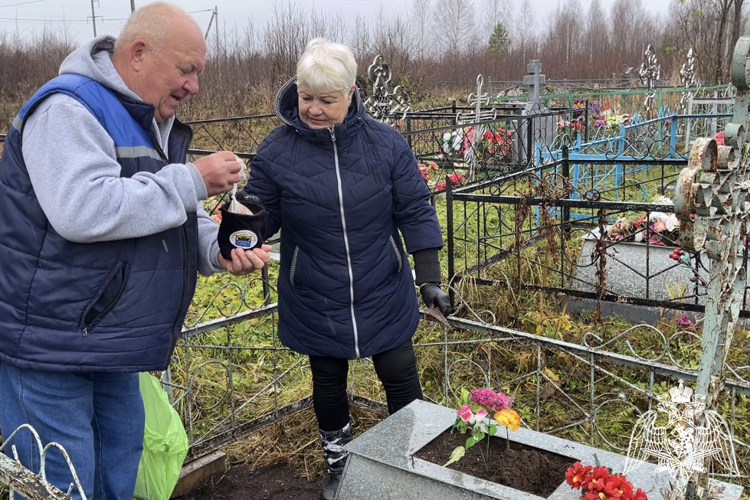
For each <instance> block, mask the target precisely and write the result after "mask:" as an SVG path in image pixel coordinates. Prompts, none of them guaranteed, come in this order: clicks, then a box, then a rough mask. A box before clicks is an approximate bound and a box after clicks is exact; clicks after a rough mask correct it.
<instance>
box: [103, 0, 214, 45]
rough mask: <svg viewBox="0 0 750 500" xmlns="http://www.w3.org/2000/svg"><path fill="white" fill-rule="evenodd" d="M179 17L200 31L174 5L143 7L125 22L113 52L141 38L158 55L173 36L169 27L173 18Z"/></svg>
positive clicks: (149, 5) (190, 18) (186, 15)
mask: <svg viewBox="0 0 750 500" xmlns="http://www.w3.org/2000/svg"><path fill="white" fill-rule="evenodd" d="M179 17H182V18H184V19H187V20H190V22H192V23H193V24H195V27H196V28H198V29H200V28H199V27H198V23H196V22H195V20H194V19H193V18H192V16H191V15H190V14H188V13H187V12H185V11H184V10H182V9H181V8H179V7H177V6H176V5H172V4H171V3H167V2H154V3H150V4H148V5H144V6H143V7H141V8H140V9H137V10H136V11H135V12H134V13H133V14H132V15H131V16H130V17H129V18H128V20H127V21H126V22H125V26H124V27H123V28H122V31H121V32H120V36H118V37H117V42H115V51H118V52H119V51H120V50H121V49H124V48H126V47H128V46H130V44H131V43H133V41H135V40H137V39H139V38H142V39H144V40H146V42H147V43H148V45H149V48H150V49H151V50H152V51H153V52H154V53H158V52H159V51H160V50H161V49H162V47H164V45H165V44H166V42H167V41H168V40H169V38H171V37H174V36H175V33H174V30H172V29H171V26H172V23H174V20H175V18H179Z"/></svg>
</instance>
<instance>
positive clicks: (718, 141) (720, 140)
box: [714, 130, 724, 146]
mask: <svg viewBox="0 0 750 500" xmlns="http://www.w3.org/2000/svg"><path fill="white" fill-rule="evenodd" d="M714 140H715V141H716V144H717V145H719V146H723V145H724V131H723V130H722V131H721V132H719V133H718V134H716V135H715V136H714Z"/></svg>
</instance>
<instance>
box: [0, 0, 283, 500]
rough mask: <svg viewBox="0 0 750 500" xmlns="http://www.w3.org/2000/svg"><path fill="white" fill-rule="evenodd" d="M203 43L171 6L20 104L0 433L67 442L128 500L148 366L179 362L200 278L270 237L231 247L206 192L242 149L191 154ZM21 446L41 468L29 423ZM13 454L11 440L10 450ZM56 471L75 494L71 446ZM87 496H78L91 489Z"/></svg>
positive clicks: (6, 211) (77, 462) (1, 201)
mask: <svg viewBox="0 0 750 500" xmlns="http://www.w3.org/2000/svg"><path fill="white" fill-rule="evenodd" d="M205 54H206V46H205V43H204V40H203V35H202V33H201V30H200V29H199V27H198V26H197V24H196V23H195V22H194V21H193V19H192V18H191V17H190V16H189V15H188V14H187V13H185V12H184V11H182V10H180V9H179V8H177V7H174V6H172V5H168V4H164V3H155V4H150V5H147V6H145V7H143V8H141V9H140V10H138V11H136V12H135V13H134V14H133V15H132V17H131V18H130V19H129V20H128V22H127V23H126V25H125V26H124V28H123V30H122V33H121V35H120V37H119V38H118V39H117V41H115V40H114V39H113V38H110V37H99V38H96V39H94V40H93V41H91V42H90V43H88V44H87V45H85V46H83V47H81V48H79V49H78V50H76V51H75V52H73V53H72V54H71V55H70V56H68V58H67V59H66V60H65V61H64V62H63V64H62V66H61V67H60V75H59V76H58V77H56V78H54V79H52V80H51V81H49V82H48V83H47V84H45V85H44V86H43V87H42V88H41V89H39V90H38V91H37V92H36V93H35V94H34V96H32V97H31V99H30V100H29V101H28V102H27V103H26V104H25V105H24V106H23V108H22V109H21V111H20V113H19V115H18V117H17V118H16V120H15V121H14V123H13V126H12V128H11V129H10V131H9V133H8V136H7V141H6V146H5V149H4V152H3V157H2V168H0V402H1V403H0V427H1V428H2V431H3V433H4V434H5V435H6V436H7V435H8V434H9V433H10V432H12V431H13V430H14V429H16V428H17V427H18V426H20V425H22V424H26V423H28V424H31V425H32V426H33V427H34V428H35V429H36V430H37V431H38V433H39V435H40V437H41V439H42V441H43V442H44V443H47V442H50V441H56V442H58V443H60V444H61V445H63V446H64V447H65V448H66V449H67V451H68V453H69V455H70V458H71V459H72V462H73V464H74V466H75V468H76V472H77V473H78V477H79V479H80V481H81V484H82V486H83V489H84V491H85V494H86V496H87V497H88V498H106V499H108V500H112V499H120V500H124V499H128V500H129V499H131V498H132V494H133V490H134V487H135V480H136V475H137V470H138V461H139V458H140V455H141V446H142V439H143V427H144V414H143V404H142V402H141V398H140V392H139V389H138V377H137V372H139V371H149V370H163V369H164V368H166V366H167V364H168V362H169V358H170V356H171V354H172V351H173V349H174V346H175V343H176V341H177V339H178V337H179V336H180V331H181V327H182V322H183V320H184V318H185V314H186V312H187V309H188V307H189V305H190V301H191V298H192V295H193V292H194V290H195V285H196V279H197V272H200V273H201V274H203V275H210V274H211V273H214V272H219V271H222V270H226V271H229V272H230V273H233V274H246V273H249V272H251V271H253V270H256V269H260V268H262V267H263V266H264V264H265V263H266V262H267V261H268V251H269V250H270V247H268V246H265V247H262V248H259V249H255V250H253V251H247V252H246V251H243V250H240V249H235V250H234V251H233V253H232V256H231V260H225V259H224V258H222V257H221V255H219V248H218V244H217V242H216V236H217V231H218V226H217V225H216V224H215V223H214V222H213V221H212V220H211V219H210V218H209V217H208V216H207V214H206V213H205V212H204V211H203V209H202V207H201V203H200V200H201V199H204V198H206V197H208V196H212V195H215V194H217V193H221V192H224V191H226V190H228V189H229V188H230V187H231V186H232V184H233V183H236V182H238V181H239V164H238V162H237V161H236V159H235V157H234V155H233V154H232V153H230V152H226V151H225V152H220V153H215V154H213V155H210V156H207V157H204V158H201V159H199V160H197V161H195V162H194V163H186V154H187V148H188V144H189V143H190V140H191V137H192V133H191V130H190V129H189V128H188V127H187V126H185V125H183V124H182V123H180V121H179V120H177V119H176V118H175V112H176V110H177V108H178V107H179V105H180V103H181V102H182V101H183V99H185V98H187V97H188V96H190V95H193V94H196V93H197V92H198V75H199V74H200V73H201V71H202V70H203V67H204V64H205ZM10 444H15V446H16V449H17V451H18V454H19V457H20V459H21V462H22V463H23V465H24V466H26V467H27V468H29V469H31V470H33V471H38V470H39V466H40V464H39V453H38V451H37V450H36V448H35V445H34V442H33V441H32V439H31V436H30V434H29V433H28V432H22V433H20V434H19V435H18V436H16V437H15V438H14V440H13V441H12V442H11V443H10ZM6 449H9V447H8V448H6ZM46 477H47V480H48V481H50V482H51V483H52V484H54V485H55V486H57V487H58V488H61V489H63V490H66V489H67V488H68V486H69V485H70V483H71V482H72V476H71V474H70V472H69V468H68V465H67V464H66V463H65V460H64V459H63V458H62V456H61V455H60V454H59V453H58V452H56V451H52V452H50V453H49V454H47V461H46ZM78 498H80V496H79V497H78Z"/></svg>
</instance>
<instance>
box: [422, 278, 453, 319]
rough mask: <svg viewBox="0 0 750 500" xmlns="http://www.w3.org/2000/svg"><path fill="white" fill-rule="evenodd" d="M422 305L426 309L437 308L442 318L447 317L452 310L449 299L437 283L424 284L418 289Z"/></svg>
mask: <svg viewBox="0 0 750 500" xmlns="http://www.w3.org/2000/svg"><path fill="white" fill-rule="evenodd" d="M419 292H420V293H421V294H422V300H423V301H424V305H425V306H427V307H428V308H430V307H437V308H438V309H440V312H441V313H443V316H445V317H447V316H448V315H449V314H450V313H451V310H452V307H451V298H450V296H449V295H448V294H447V293H445V292H444V291H443V290H442V288H440V285H438V284H437V283H424V284H423V285H422V286H420V287H419Z"/></svg>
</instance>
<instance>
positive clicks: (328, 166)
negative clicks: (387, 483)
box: [245, 39, 451, 498]
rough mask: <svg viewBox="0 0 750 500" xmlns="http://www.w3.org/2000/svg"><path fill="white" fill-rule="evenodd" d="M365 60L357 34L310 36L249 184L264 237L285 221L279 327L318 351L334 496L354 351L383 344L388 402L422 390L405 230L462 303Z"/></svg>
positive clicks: (435, 293) (315, 362) (394, 404)
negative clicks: (368, 106)
mask: <svg viewBox="0 0 750 500" xmlns="http://www.w3.org/2000/svg"><path fill="white" fill-rule="evenodd" d="M356 74H357V63H356V61H355V59H354V55H353V54H352V51H351V50H350V49H349V48H348V47H345V46H343V45H339V44H335V43H330V42H328V41H326V40H323V39H315V40H312V41H310V43H309V44H308V45H307V47H306V49H305V52H304V54H302V57H301V58H300V60H299V63H298V65H297V77H296V78H293V79H292V80H290V81H289V82H287V83H286V84H285V85H284V86H283V87H282V88H281V90H279V93H278V95H277V97H276V101H275V108H276V114H277V115H278V116H279V118H280V119H281V121H282V122H284V124H283V125H281V126H280V127H278V128H276V129H275V130H273V131H272V132H271V133H270V134H269V136H268V137H267V138H266V139H265V140H264V141H263V144H261V146H260V147H259V148H258V153H257V155H256V157H255V159H254V160H253V164H252V169H251V173H250V179H249V181H248V183H247V185H246V187H245V191H246V193H247V194H248V195H256V196H258V197H259V198H260V200H261V202H262V203H263V204H264V205H265V208H266V210H267V211H268V218H267V220H266V227H265V235H266V237H268V236H270V235H272V234H274V233H275V232H276V231H277V230H279V229H281V230H282V231H281V234H282V238H281V269H280V271H279V280H278V293H279V337H280V339H281V342H282V343H283V344H284V345H286V346H288V347H289V348H290V349H293V350H294V351H297V352H299V353H302V354H306V355H308V356H309V357H310V368H311V370H312V378H313V405H314V408H315V414H316V417H317V419H318V425H319V428H320V437H321V440H322V445H323V451H324V456H325V461H326V468H327V470H328V473H329V474H330V476H331V478H330V480H329V482H328V484H327V486H326V488H325V490H324V492H323V498H333V494H334V492H335V488H336V486H337V483H338V481H339V479H340V475H341V473H342V472H343V468H344V464H345V462H346V451H344V450H343V449H342V445H344V444H346V443H347V442H348V441H350V440H351V436H352V430H351V424H350V416H349V404H348V400H347V393H346V383H347V373H348V361H347V360H349V359H356V358H363V357H366V356H372V359H373V363H374V365H375V371H376V372H377V374H378V377H379V378H380V381H381V382H382V383H383V387H384V389H385V393H386V399H387V402H388V411H389V412H390V413H393V412H396V411H398V410H399V409H401V408H403V407H404V406H406V405H407V404H409V403H410V402H412V401H413V400H415V399H421V397H422V391H421V389H420V385H419V379H418V376H417V366H416V358H415V356H414V348H413V346H412V342H411V338H412V336H413V335H414V332H415V331H416V328H417V323H418V321H419V308H418V304H417V299H416V293H415V290H414V283H415V279H414V277H413V275H412V271H411V269H410V267H409V261H408V259H407V256H406V254H405V253H404V249H403V244H402V238H403V242H405V244H406V249H407V251H408V252H409V253H411V254H412V255H413V257H414V267H415V274H416V284H417V285H418V286H419V287H420V291H421V295H422V299H423V300H424V303H425V305H426V306H428V307H433V306H434V307H437V308H438V309H440V310H441V312H442V313H443V314H445V315H447V314H449V313H450V309H451V304H450V299H449V298H448V295H447V294H446V293H445V292H444V291H443V290H441V288H440V286H439V283H440V265H439V259H438V250H439V249H440V248H441V247H442V246H443V241H442V237H441V233H440V225H439V224H438V220H437V217H436V215H435V210H434V208H433V207H432V206H431V205H430V204H429V202H428V200H429V197H430V193H429V191H428V189H427V186H426V185H425V183H424V181H423V180H422V177H421V175H420V173H419V169H418V167H417V162H416V159H415V158H414V155H413V153H412V152H411V150H410V149H409V146H408V145H407V143H406V141H405V140H404V139H403V137H402V136H401V135H400V134H399V133H398V132H396V131H394V130H393V129H392V128H391V127H389V126H388V125H385V124H383V123H380V122H378V121H376V120H374V119H372V118H370V117H368V116H367V114H366V112H365V108H364V106H363V104H362V100H361V98H360V96H359V93H358V92H357V89H356V87H355V84H354V81H355V77H356ZM399 232H400V234H399Z"/></svg>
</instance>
